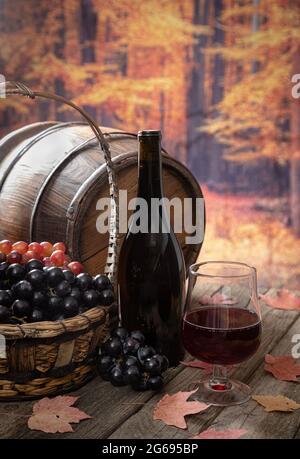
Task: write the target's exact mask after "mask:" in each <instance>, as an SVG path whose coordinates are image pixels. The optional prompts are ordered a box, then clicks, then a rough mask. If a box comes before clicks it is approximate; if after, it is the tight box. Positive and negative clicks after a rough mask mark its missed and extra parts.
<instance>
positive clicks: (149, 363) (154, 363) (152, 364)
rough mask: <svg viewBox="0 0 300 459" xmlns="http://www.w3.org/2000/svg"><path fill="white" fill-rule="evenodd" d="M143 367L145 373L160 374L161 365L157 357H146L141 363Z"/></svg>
mask: <svg viewBox="0 0 300 459" xmlns="http://www.w3.org/2000/svg"><path fill="white" fill-rule="evenodd" d="M143 368H144V370H145V371H147V373H149V374H150V375H154V376H155V375H160V374H161V366H160V362H159V361H158V359H155V358H154V357H151V358H150V359H146V360H145V361H144V363H143Z"/></svg>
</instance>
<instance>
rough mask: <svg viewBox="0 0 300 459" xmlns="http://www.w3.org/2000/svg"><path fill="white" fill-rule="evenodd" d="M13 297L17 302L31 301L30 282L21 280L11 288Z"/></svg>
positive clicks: (31, 288)
mask: <svg viewBox="0 0 300 459" xmlns="http://www.w3.org/2000/svg"><path fill="white" fill-rule="evenodd" d="M11 290H12V293H13V295H14V296H15V297H16V298H18V299H19V300H31V298H32V297H33V292H34V290H33V287H32V285H31V283H30V282H28V281H26V280H21V281H20V282H18V283H17V284H14V285H13V286H12V289H11Z"/></svg>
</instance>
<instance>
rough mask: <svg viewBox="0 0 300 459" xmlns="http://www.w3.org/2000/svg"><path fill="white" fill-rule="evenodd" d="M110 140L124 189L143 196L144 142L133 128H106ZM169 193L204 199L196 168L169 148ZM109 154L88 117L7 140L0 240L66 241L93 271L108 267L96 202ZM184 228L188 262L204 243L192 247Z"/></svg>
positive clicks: (2, 151) (1, 159) (1, 163)
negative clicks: (140, 147)
mask: <svg viewBox="0 0 300 459" xmlns="http://www.w3.org/2000/svg"><path fill="white" fill-rule="evenodd" d="M101 129H102V130H103V132H104V133H105V136H106V138H107V140H108V142H109V145H110V149H111V153H112V158H113V162H114V164H115V168H116V174H117V179H118V185H119V189H126V190H127V191H128V197H129V199H130V198H133V197H134V196H135V195H136V187H137V140H136V136H135V135H133V134H130V133H125V132H120V131H117V130H115V129H112V128H101ZM163 169H164V172H163V173H164V188H165V195H166V196H167V197H168V198H172V197H175V196H177V197H179V198H181V199H183V198H186V197H192V198H196V197H202V192H201V189H200V187H199V184H198V182H197V181H196V179H195V178H194V177H193V175H192V174H191V172H190V171H189V170H188V169H187V168H186V167H185V166H183V165H182V164H181V163H179V162H178V161H176V160H175V159H173V158H171V157H170V156H168V155H167V154H165V155H164V158H163ZM108 196H109V190H108V182H107V173H106V168H105V161H104V157H103V152H102V151H101V149H100V147H99V145H98V144H97V142H96V140H95V138H94V137H93V133H92V132H91V130H90V128H89V126H87V125H85V124H83V123H77V122H71V123H60V122H46V123H35V124H32V125H29V126H26V127H24V128H21V129H18V130H16V131H14V132H12V133H10V134H9V135H7V136H6V137H4V138H3V139H2V141H1V142H0V239H10V240H11V241H17V240H25V241H43V240H49V241H50V242H57V241H64V242H66V243H67V246H68V251H69V254H70V256H71V257H72V259H74V260H80V261H81V262H82V263H83V264H84V265H85V268H86V270H87V271H88V272H90V273H92V274H96V273H99V272H103V269H104V266H105V260H106V256H107V246H108V234H100V233H99V232H98V231H97V229H96V221H97V218H98V216H99V215H100V212H99V210H97V202H98V200H99V199H100V198H103V197H108ZM185 236H186V235H185V233H184V232H182V233H180V234H177V237H178V239H179V241H180V244H181V246H182V248H183V252H184V256H185V260H186V263H187V265H188V266H189V265H190V264H191V263H193V262H194V261H195V260H196V259H197V256H198V254H199V251H200V248H201V244H195V245H186V244H185Z"/></svg>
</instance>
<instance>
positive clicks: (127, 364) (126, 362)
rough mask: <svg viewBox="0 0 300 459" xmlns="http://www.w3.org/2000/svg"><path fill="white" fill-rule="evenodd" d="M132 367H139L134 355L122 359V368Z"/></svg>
mask: <svg viewBox="0 0 300 459" xmlns="http://www.w3.org/2000/svg"><path fill="white" fill-rule="evenodd" d="M132 365H134V366H136V367H138V366H139V361H138V359H137V358H136V357H134V355H128V356H126V357H125V358H124V360H123V367H124V368H128V367H131V366H132Z"/></svg>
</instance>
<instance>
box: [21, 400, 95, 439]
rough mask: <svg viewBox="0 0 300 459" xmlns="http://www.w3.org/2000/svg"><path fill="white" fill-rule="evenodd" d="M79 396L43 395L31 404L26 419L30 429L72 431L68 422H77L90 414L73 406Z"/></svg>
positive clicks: (47, 431)
mask: <svg viewBox="0 0 300 459" xmlns="http://www.w3.org/2000/svg"><path fill="white" fill-rule="evenodd" d="M78 398H79V397H69V396H62V395H60V396H58V397H54V398H48V397H45V398H43V399H42V400H39V401H38V402H36V403H35V404H34V405H33V414H32V416H31V417H30V418H29V419H28V427H29V429H31V430H41V431H42V432H46V433H56V432H59V433H64V432H73V429H72V426H71V424H70V423H76V424H78V423H79V422H80V421H82V420H83V419H90V418H91V416H89V415H88V414H86V413H84V412H83V411H80V410H79V409H78V408H75V407H73V406H72V405H74V403H75V402H76V401H77V400H78Z"/></svg>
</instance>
